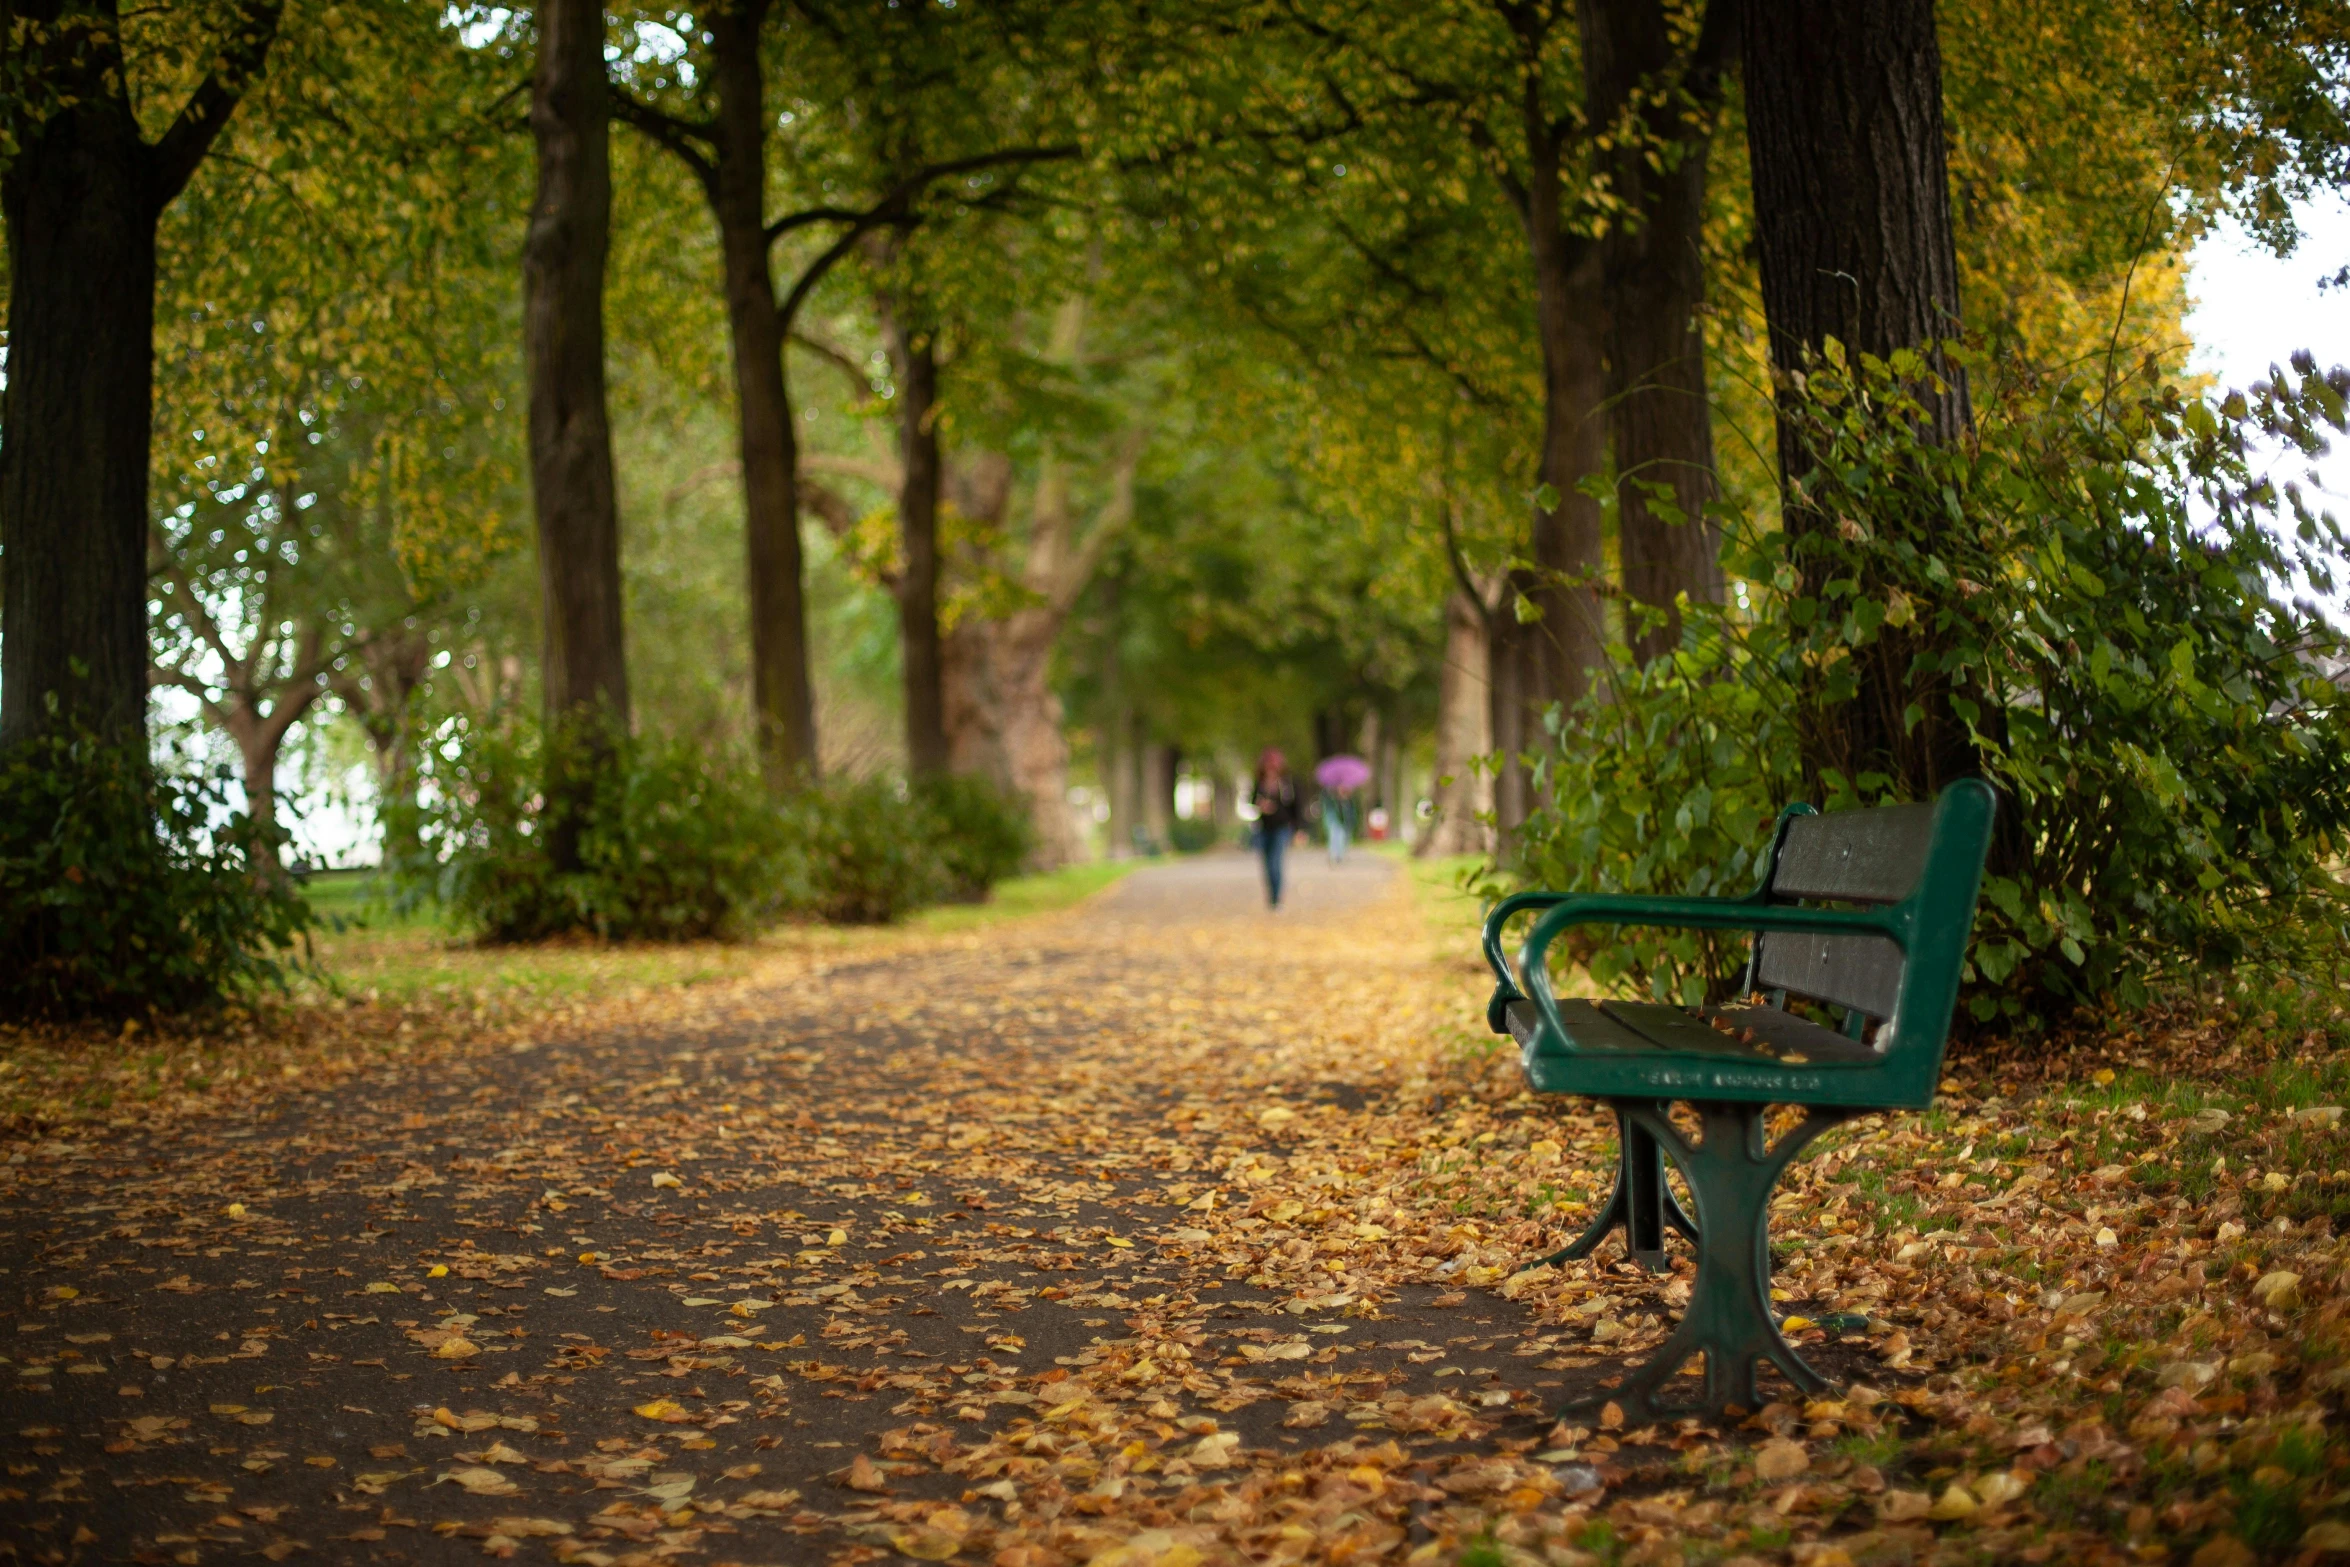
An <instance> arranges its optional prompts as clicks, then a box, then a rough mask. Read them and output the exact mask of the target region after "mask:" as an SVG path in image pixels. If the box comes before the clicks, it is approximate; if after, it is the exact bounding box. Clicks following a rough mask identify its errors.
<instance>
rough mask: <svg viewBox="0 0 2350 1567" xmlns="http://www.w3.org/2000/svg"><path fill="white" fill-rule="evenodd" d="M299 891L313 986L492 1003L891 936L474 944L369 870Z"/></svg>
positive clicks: (939, 917) (1054, 889)
mask: <svg viewBox="0 0 2350 1567" xmlns="http://www.w3.org/2000/svg"><path fill="white" fill-rule="evenodd" d="M1143 863H1145V862H1142V861H1137V860H1122V861H1114V862H1089V863H1085V864H1079V865H1070V866H1064V867H1062V868H1061V869H1060V870H1057V871H1050V872H1047V873H1045V874H1043V875H1038V876H1021V877H1016V878H1014V879H1013V880H1011V881H1007V882H1003V883H1001V884H999V885H998V886H997V887H996V889H995V892H994V895H993V896H991V897H990V898H989V899H988V901H987V902H985V903H967V904H951V905H947V906H945V907H941V908H933V909H925V910H922V911H921V912H919V913H917V914H915V915H914V916H912V917H911V918H910V919H908V920H907V921H906V922H905V924H904V925H903V926H900V927H898V928H897V929H898V930H900V931H904V930H913V931H922V932H935V933H943V934H951V933H956V932H966V931H975V930H980V929H983V928H986V927H988V926H992V925H997V924H1001V923H1003V922H1005V921H1007V920H1014V919H1020V918H1024V917H1028V916H1032V915H1037V914H1046V913H1051V912H1053V911H1055V910H1059V909H1065V908H1068V907H1071V906H1072V905H1074V904H1077V903H1079V902H1082V901H1083V900H1084V899H1086V898H1088V897H1091V896H1092V895H1093V894H1095V893H1097V892H1100V891H1101V890H1102V889H1103V888H1105V887H1108V886H1110V885H1111V884H1112V883H1114V882H1116V881H1118V880H1119V879H1120V878H1122V877H1124V876H1125V875H1127V874H1128V873H1129V872H1130V871H1132V870H1134V869H1136V868H1137V867H1138V866H1139V865H1141V864H1143ZM303 890H304V892H305V894H306V895H307V896H308V897H309V899H310V904H311V907H312V908H314V909H316V910H317V911H318V912H319V914H320V915H321V916H322V917H323V928H322V929H321V930H320V931H319V932H318V933H317V935H316V938H315V949H316V952H317V956H318V959H319V966H320V968H321V970H322V971H323V974H324V976H325V980H324V984H323V985H321V986H318V987H317V988H318V989H319V990H320V991H323V992H333V991H339V992H340V993H341V994H344V995H347V996H353V997H357V998H359V999H363V1000H370V1001H382V1002H390V1003H399V1004H406V1003H421V1002H433V1003H439V1004H444V1005H446V1004H452V1003H454V1004H470V1005H474V1006H478V1007H486V1008H492V1009H499V1010H504V1009H508V1008H511V1007H515V1006H522V1007H532V1006H547V1005H560V1004H563V1003H566V1002H570V1001H586V1000H590V999H593V998H596V997H602V996H609V995H614V994H621V993H625V992H628V991H632V990H645V989H664V988H673V987H679V986H689V985H699V984H706V983H708V982H710V981H712V980H722V979H731V978H736V977H740V976H743V975H746V974H748V973H749V972H751V970H752V969H753V968H755V967H756V966H757V965H758V964H759V963H760V962H761V960H763V959H765V958H768V957H771V956H773V955H776V954H778V953H784V952H805V951H809V950H816V951H826V950H839V951H842V952H844V953H846V952H851V951H855V950H857V949H859V948H863V947H870V946H873V945H875V944H876V943H877V942H879V941H886V940H888V939H889V938H890V936H891V935H892V934H893V933H892V932H891V931H889V930H885V929H881V930H877V929H874V928H863V929H846V928H839V927H829V926H820V925H786V926H780V927H777V928H776V929H774V930H771V931H767V932H765V933H763V934H761V935H760V936H758V937H757V938H756V939H754V940H751V941H742V942H719V941H696V942H676V943H658V944H656V943H650V942H646V943H626V944H622V943H604V942H597V941H591V940H578V941H555V942H541V943H537V944H534V945H529V946H511V947H494V946H477V945H474V944H472V943H470V942H467V941H465V940H463V939H462V938H461V937H460V936H459V935H458V933H457V932H456V931H455V930H454V929H453V928H452V927H451V926H450V924H449V923H448V922H447V921H446V920H445V919H444V918H443V917H442V915H441V914H440V912H439V911H438V910H437V909H435V908H433V907H431V906H429V905H427V906H425V907H423V908H420V909H416V910H412V911H402V910H399V909H396V908H394V907H393V906H392V905H391V904H390V902H389V901H388V900H387V899H386V898H385V896H384V894H383V891H382V888H381V886H380V884H379V883H378V882H377V880H376V878H375V876H374V874H373V873H372V872H367V871H331V872H325V873H322V874H319V875H316V876H313V877H311V878H310V879H309V880H308V881H307V882H306V883H305V884H304V888H303Z"/></svg>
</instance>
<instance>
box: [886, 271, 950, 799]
mask: <svg viewBox="0 0 2350 1567" xmlns="http://www.w3.org/2000/svg"><path fill="white" fill-rule="evenodd" d="M880 314H881V323H882V334H883V336H884V337H885V338H886V339H887V340H888V344H889V354H890V359H891V362H892V364H893V365H894V367H895V369H896V373H897V381H898V395H897V404H898V451H899V462H900V465H901V467H902V469H903V478H902V480H901V482H900V484H899V487H898V581H897V598H898V639H899V647H900V650H901V656H902V658H903V659H904V663H905V690H906V768H907V770H908V771H909V772H912V773H915V774H922V773H936V772H943V771H945V770H946V765H947V731H946V709H945V697H944V695H943V693H942V691H941V689H940V673H939V644H938V492H939V450H938V427H937V419H938V412H937V410H938V350H937V344H936V343H935V341H934V340H933V338H932V337H931V335H930V334H928V333H926V332H921V333H917V332H910V331H909V330H908V329H907V327H906V325H905V323H904V322H903V321H902V320H901V319H900V318H899V315H898V312H897V311H895V310H893V309H892V308H890V306H889V303H888V302H886V301H884V302H883V305H882V309H881V312H880Z"/></svg>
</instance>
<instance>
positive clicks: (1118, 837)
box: [1110, 703, 1148, 860]
mask: <svg viewBox="0 0 2350 1567" xmlns="http://www.w3.org/2000/svg"><path fill="white" fill-rule="evenodd" d="M1143 744H1144V740H1143V724H1142V715H1141V714H1139V713H1137V712H1135V711H1134V707H1133V704H1132V703H1127V704H1124V705H1123V706H1122V708H1121V709H1120V714H1119V718H1118V750H1117V755H1116V758H1115V766H1116V769H1117V770H1116V772H1115V773H1114V774H1113V775H1112V778H1111V783H1110V857H1111V858H1112V859H1118V860H1125V859H1131V858H1133V856H1134V852H1135V844H1136V841H1137V838H1138V836H1140V835H1142V834H1144V833H1146V832H1147V831H1148V829H1147V828H1146V827H1145V825H1144V822H1143V805H1142V750H1143Z"/></svg>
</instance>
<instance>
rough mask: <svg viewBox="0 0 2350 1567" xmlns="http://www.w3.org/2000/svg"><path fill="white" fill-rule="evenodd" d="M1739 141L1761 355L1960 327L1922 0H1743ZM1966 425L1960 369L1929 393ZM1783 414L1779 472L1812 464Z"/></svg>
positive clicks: (1945, 415)
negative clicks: (1761, 325) (1750, 214)
mask: <svg viewBox="0 0 2350 1567" xmlns="http://www.w3.org/2000/svg"><path fill="white" fill-rule="evenodd" d="M1745 5H1746V14H1745V16H1744V18H1743V21H1742V24H1741V27H1740V38H1739V43H1740V49H1741V52H1742V54H1743V57H1744V60H1745V67H1746V145H1747V153H1748V156H1749V158H1750V159H1751V161H1752V164H1753V169H1754V208H1755V242H1756V248H1757V251H1758V253H1759V255H1760V258H1761V262H1762V296H1763V313H1764V314H1765V316H1766V317H1768V319H1769V324H1770V334H1771V362H1772V364H1773V365H1774V366H1775V367H1777V368H1778V369H1779V370H1780V371H1781V372H1788V371H1798V370H1801V369H1802V368H1803V366H1804V362H1805V359H1806V357H1807V356H1808V355H1810V354H1815V353H1817V352H1818V351H1819V349H1820V347H1821V345H1822V344H1823V343H1824V342H1826V340H1827V339H1829V338H1831V337H1833V338H1835V339H1837V340H1838V341H1839V342H1841V343H1842V344H1843V345H1844V346H1845V348H1846V349H1847V350H1849V351H1851V352H1853V353H1855V354H1861V353H1868V354H1877V355H1880V356H1882V355H1886V354H1890V353H1892V352H1893V351H1894V350H1895V349H1897V348H1916V347H1920V346H1922V345H1926V344H1930V343H1934V342H1938V341H1939V340H1941V339H1943V338H1946V337H1950V336H1953V335H1955V334H1956V333H1957V331H1958V329H1959V314H1958V308H1959V306H1958V252H1957V248H1956V246H1955V244H1954V243H1953V240H1952V237H1951V228H1950V179H1949V174H1948V171H1947V169H1946V167H1945V163H1944V147H1943V131H1942V55H1941V47H1940V44H1939V42H1938V40H1937V39H1936V37H1935V33H1934V6H1933V0H1770V3H1764V0H1745ZM1928 412H1929V414H1930V416H1931V418H1932V420H1933V431H1934V434H1935V435H1936V436H1938V437H1940V438H1941V439H1944V440H1948V439H1951V438H1953V437H1955V436H1956V435H1957V434H1958V433H1959V432H1960V431H1961V430H1963V429H1964V428H1965V427H1966V424H1967V419H1968V413H1967V398H1966V383H1965V381H1964V380H1963V379H1962V378H1960V377H1958V376H1956V375H1953V376H1952V377H1951V378H1950V381H1949V387H1948V390H1947V391H1946V392H1945V393H1944V394H1943V395H1942V396H1940V397H1937V398H1934V399H1932V400H1931V402H1930V403H1929V405H1928ZM1794 439H1795V436H1794V434H1793V432H1791V431H1790V430H1788V428H1787V427H1786V426H1784V425H1782V426H1781V433H1780V445H1779V462H1780V468H1781V470H1782V472H1783V473H1784V474H1785V475H1787V476H1794V475H1797V474H1800V473H1802V472H1803V471H1804V469H1805V468H1807V467H1809V466H1810V455H1809V454H1808V453H1807V452H1805V451H1803V450H1802V449H1801V448H1800V446H1791V445H1790V442H1791V441H1792V440H1794Z"/></svg>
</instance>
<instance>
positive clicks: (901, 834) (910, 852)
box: [793, 778, 953, 925]
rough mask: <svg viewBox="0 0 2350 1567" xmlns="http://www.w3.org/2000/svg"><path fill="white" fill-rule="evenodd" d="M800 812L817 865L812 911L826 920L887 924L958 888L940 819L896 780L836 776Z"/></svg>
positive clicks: (801, 802) (811, 792)
mask: <svg viewBox="0 0 2350 1567" xmlns="http://www.w3.org/2000/svg"><path fill="white" fill-rule="evenodd" d="M793 814H794V816H795V818H796V820H797V823H798V826H799V832H800V836H801V841H802V842H803V843H805V844H806V846H807V855H808V860H809V886H808V896H807V903H806V909H807V912H809V913H811V914H814V915H815V916H816V917H817V918H819V919H824V920H829V921H831V922H832V923H833V924H836V925H880V924H886V923H888V922H889V921H891V920H894V919H896V918H898V916H900V915H902V914H905V913H907V912H909V911H911V910H914V909H918V908H920V907H922V906H923V905H924V904H927V903H936V902H938V901H940V900H941V899H942V898H945V897H946V896H948V894H949V892H950V891H951V890H952V887H953V883H952V882H951V880H950V878H949V875H948V871H947V866H946V861H945V858H944V856H943V855H942V854H941V853H940V852H939V844H938V841H937V838H936V837H935V825H936V822H937V820H938V818H937V817H935V816H933V815H932V814H931V813H930V811H929V810H927V809H926V808H925V807H924V806H923V804H922V803H921V802H920V801H918V800H916V799H915V798H914V797H912V796H911V795H910V794H909V793H908V792H907V791H906V790H905V789H904V788H903V787H902V786H901V785H900V784H899V783H898V781H897V780H895V779H892V778H861V779H828V780H826V781H825V782H823V783H821V784H819V785H817V786H816V787H814V788H812V789H808V790H806V791H804V792H803V793H802V794H801V795H800V796H799V797H798V798H797V799H796V800H795V801H794V803H793Z"/></svg>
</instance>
